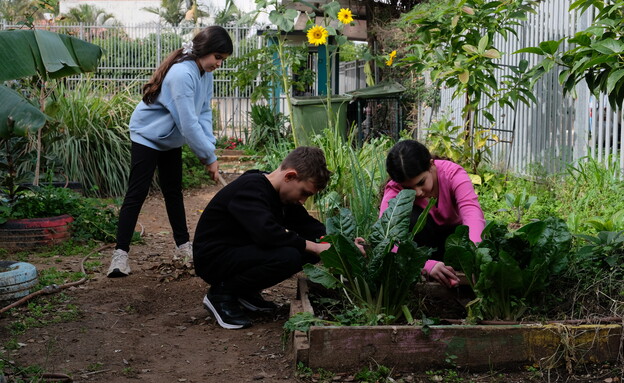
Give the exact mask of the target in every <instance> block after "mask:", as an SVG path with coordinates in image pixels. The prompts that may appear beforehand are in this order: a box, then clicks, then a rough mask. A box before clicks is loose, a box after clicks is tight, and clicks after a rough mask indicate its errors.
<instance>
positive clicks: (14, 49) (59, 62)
mask: <svg viewBox="0 0 624 383" xmlns="http://www.w3.org/2000/svg"><path fill="white" fill-rule="evenodd" d="M100 57H102V48H100V47H99V46H97V45H94V44H91V43H88V42H86V41H83V40H80V39H77V38H75V37H72V36H68V35H62V34H58V33H53V32H48V31H42V30H10V31H0V81H6V80H14V79H18V78H23V77H29V76H35V75H39V76H41V77H43V78H46V79H47V78H60V77H64V76H68V75H72V74H77V73H84V72H92V71H95V70H96V69H97V65H98V62H99V60H100Z"/></svg>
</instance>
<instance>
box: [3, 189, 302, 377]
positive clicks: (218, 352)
mask: <svg viewBox="0 0 624 383" xmlns="http://www.w3.org/2000/svg"><path fill="white" fill-rule="evenodd" d="M218 189H219V187H217V186H212V187H206V188H203V189H201V190H195V191H192V192H189V193H187V194H186V195H185V203H186V210H187V219H188V224H189V228H190V230H191V231H192V232H193V231H194V229H195V224H196V223H197V220H198V219H199V216H200V214H201V211H202V209H203V208H204V207H205V205H206V203H207V201H209V199H210V198H211V197H212V196H213V195H214V193H215V192H216V191H217V190H218ZM139 222H140V223H141V225H142V226H143V230H144V234H143V238H144V244H141V245H135V246H133V247H132V249H131V252H130V257H131V267H132V270H133V274H132V275H130V276H129V277H126V278H118V279H109V278H106V276H105V273H106V270H107V268H108V263H109V256H110V253H111V251H112V250H110V249H108V250H106V251H105V252H104V256H103V257H102V266H101V267H99V270H98V272H96V273H95V274H92V275H91V279H90V280H89V281H88V282H87V283H85V284H83V285H81V286H79V287H77V288H72V289H71V290H66V291H65V292H64V294H65V295H66V296H67V297H68V302H67V303H63V304H60V305H59V307H67V304H72V305H76V306H77V307H78V310H79V313H80V314H79V317H78V318H77V319H76V320H71V321H66V322H62V323H58V324H48V325H45V326H43V327H40V328H31V329H29V330H28V331H27V332H26V333H25V334H23V335H20V336H18V337H17V342H18V343H19V346H20V348H19V349H18V350H16V351H13V352H11V353H10V354H8V355H10V360H11V361H14V362H15V363H16V364H17V365H19V366H20V367H26V366H32V365H38V366H40V367H43V368H44V370H45V371H46V372H54V373H63V374H67V375H70V376H72V377H73V379H74V380H73V381H74V382H134V381H136V380H137V379H141V380H143V381H146V382H154V383H159V382H163V383H165V382H166V383H171V382H189V383H190V382H228V381H229V382H252V381H263V382H295V381H296V379H294V378H293V374H294V372H295V370H294V368H293V362H292V360H291V359H290V354H289V353H288V352H287V351H286V350H284V347H283V344H282V341H281V336H282V325H283V323H284V322H285V321H286V320H287V317H288V309H289V299H290V298H291V297H294V295H295V282H294V279H291V280H287V281H285V282H283V283H282V284H280V285H278V286H276V287H274V288H272V289H269V290H267V291H266V293H267V294H268V297H269V298H270V299H272V300H273V301H274V302H276V303H277V304H278V305H279V306H280V308H279V310H278V311H277V313H276V314H275V315H269V316H266V315H265V316H261V315H258V316H252V319H253V320H254V326H253V327H251V328H249V329H245V330H239V331H232V330H224V329H222V328H221V327H219V326H218V325H217V324H216V322H215V321H214V319H213V318H212V317H211V316H210V315H209V313H208V312H207V311H206V310H205V309H204V308H203V306H202V304H201V300H202V297H203V295H204V294H205V291H206V288H207V285H206V283H204V282H203V281H202V280H201V279H200V278H198V277H195V276H193V275H190V274H189V272H188V270H187V271H180V269H176V268H174V267H169V264H170V263H171V257H172V255H173V249H174V244H173V240H172V238H171V234H170V231H171V229H170V226H169V224H168V221H167V219H166V212H165V208H164V204H163V201H162V200H161V198H160V195H155V196H152V197H150V198H149V199H148V201H147V202H146V204H145V205H144V207H143V209H142V212H141V216H140V217H139ZM82 257H83V255H78V256H70V257H66V256H59V257H55V258H53V259H47V260H40V259H38V260H37V262H39V261H41V263H39V264H37V263H36V266H37V267H39V268H44V267H56V268H57V269H59V270H73V271H78V270H79V269H80V267H79V266H80V260H81V259H82ZM33 263H34V262H33ZM11 319H12V318H10V317H7V316H4V317H2V318H0V326H1V328H0V339H2V344H5V343H6V341H7V340H8V339H10V334H9V332H8V329H7V326H8V325H9V323H10V322H11Z"/></svg>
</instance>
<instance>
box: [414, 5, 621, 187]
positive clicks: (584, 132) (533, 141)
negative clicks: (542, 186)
mask: <svg viewBox="0 0 624 383" xmlns="http://www.w3.org/2000/svg"><path fill="white" fill-rule="evenodd" d="M570 3H571V1H569V0H546V1H542V2H539V4H538V6H537V8H536V11H537V12H536V13H535V14H529V17H528V19H527V20H526V21H525V22H524V23H523V28H522V29H521V30H518V38H517V39H516V38H515V37H514V36H510V37H509V38H508V40H507V41H502V39H501V41H496V42H495V46H497V47H499V48H500V50H501V51H502V52H504V53H505V55H504V56H503V57H502V59H501V60H502V61H503V63H504V64H506V65H517V64H518V63H519V62H520V60H522V59H525V60H528V61H529V63H530V65H534V64H536V63H537V62H538V60H540V58H539V57H537V56H536V55H531V54H526V53H521V54H515V55H514V54H512V53H513V52H515V51H517V50H519V49H521V48H525V47H532V46H538V45H539V43H540V42H542V41H546V40H560V39H563V38H565V37H569V36H574V34H575V33H576V32H577V31H580V30H584V29H586V28H587V27H588V26H589V25H590V24H591V22H592V19H593V14H592V13H591V12H590V11H591V10H590V11H588V12H587V13H585V14H581V15H579V14H576V13H574V12H569V7H570ZM565 43H567V42H564V44H565ZM568 48H569V47H568V46H565V45H562V46H561V49H568ZM560 69H561V68H555V69H554V70H552V71H551V72H549V73H547V74H546V75H545V76H543V77H542V78H541V79H540V80H539V81H538V82H537V83H536V85H535V88H534V94H535V97H536V98H537V100H538V102H537V104H532V105H531V106H526V105H524V104H522V103H518V104H517V105H516V107H515V110H513V109H511V108H509V107H494V108H492V109H490V113H492V115H494V117H495V121H496V124H495V125H493V126H492V125H490V124H489V122H488V121H487V120H486V119H485V118H484V117H481V118H480V121H479V123H480V124H482V125H483V126H484V127H487V128H491V129H492V132H493V133H494V134H496V135H497V136H498V137H499V138H500V141H499V143H497V144H495V145H494V146H493V147H492V164H493V165H494V166H495V167H497V168H501V169H510V170H511V171H513V172H515V173H518V174H527V175H528V174H534V173H533V172H534V171H536V170H538V169H536V166H535V165H538V167H540V168H541V169H539V170H545V171H546V172H548V173H554V172H558V171H561V170H563V169H565V166H566V164H568V163H572V162H574V161H576V160H579V159H581V158H583V157H586V156H592V157H593V158H595V159H596V160H598V161H600V162H602V163H603V164H605V165H606V166H607V167H609V168H613V169H614V170H615V169H620V171H621V172H622V173H624V151H622V150H621V145H622V135H623V132H624V129H623V126H624V123H623V120H622V113H621V110H614V109H612V107H611V106H610V105H609V103H608V101H607V99H606V97H604V96H600V97H594V96H593V95H591V94H590V92H589V91H588V89H587V87H586V86H585V84H584V83H582V84H579V86H577V97H576V98H572V97H570V96H569V95H567V96H564V95H563V87H562V86H561V85H560V84H559V82H558V78H557V76H558V74H559V71H560ZM509 72H510V71H505V70H501V71H500V74H499V76H498V78H499V79H500V78H502V76H504V75H506V74H509ZM453 91H454V89H441V102H440V104H439V105H438V106H437V107H436V108H435V109H434V110H430V109H428V110H425V111H424V113H423V114H424V115H425V118H423V119H421V120H420V121H419V122H420V125H419V126H417V128H418V132H419V137H421V138H424V136H425V134H426V130H427V126H428V124H429V123H430V122H431V121H433V120H435V119H439V118H443V117H445V116H447V117H449V118H450V119H452V120H453V121H454V124H456V125H460V124H461V121H462V119H461V109H462V107H463V102H464V100H463V99H455V100H453V99H452V94H453Z"/></svg>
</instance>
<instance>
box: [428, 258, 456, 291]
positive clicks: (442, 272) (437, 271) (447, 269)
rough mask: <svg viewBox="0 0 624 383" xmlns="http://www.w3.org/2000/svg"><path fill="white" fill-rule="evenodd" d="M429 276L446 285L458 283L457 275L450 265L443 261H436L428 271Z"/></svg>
mask: <svg viewBox="0 0 624 383" xmlns="http://www.w3.org/2000/svg"><path fill="white" fill-rule="evenodd" d="M429 277H431V278H433V279H435V280H436V281H438V282H439V283H440V284H442V285H444V286H446V287H455V286H457V285H459V277H458V276H457V273H456V272H455V270H454V269H453V268H452V267H451V266H446V265H445V264H444V262H438V263H436V265H435V266H433V268H432V269H431V271H430V272H429Z"/></svg>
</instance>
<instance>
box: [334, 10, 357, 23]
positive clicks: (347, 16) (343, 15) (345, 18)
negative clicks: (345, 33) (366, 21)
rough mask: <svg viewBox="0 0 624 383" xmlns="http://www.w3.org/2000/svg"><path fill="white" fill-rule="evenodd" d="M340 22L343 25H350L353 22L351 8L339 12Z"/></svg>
mask: <svg viewBox="0 0 624 383" xmlns="http://www.w3.org/2000/svg"><path fill="white" fill-rule="evenodd" d="M338 20H339V21H340V22H341V23H343V24H350V23H351V22H352V21H353V13H351V10H350V9H349V8H341V9H340V12H338Z"/></svg>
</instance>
